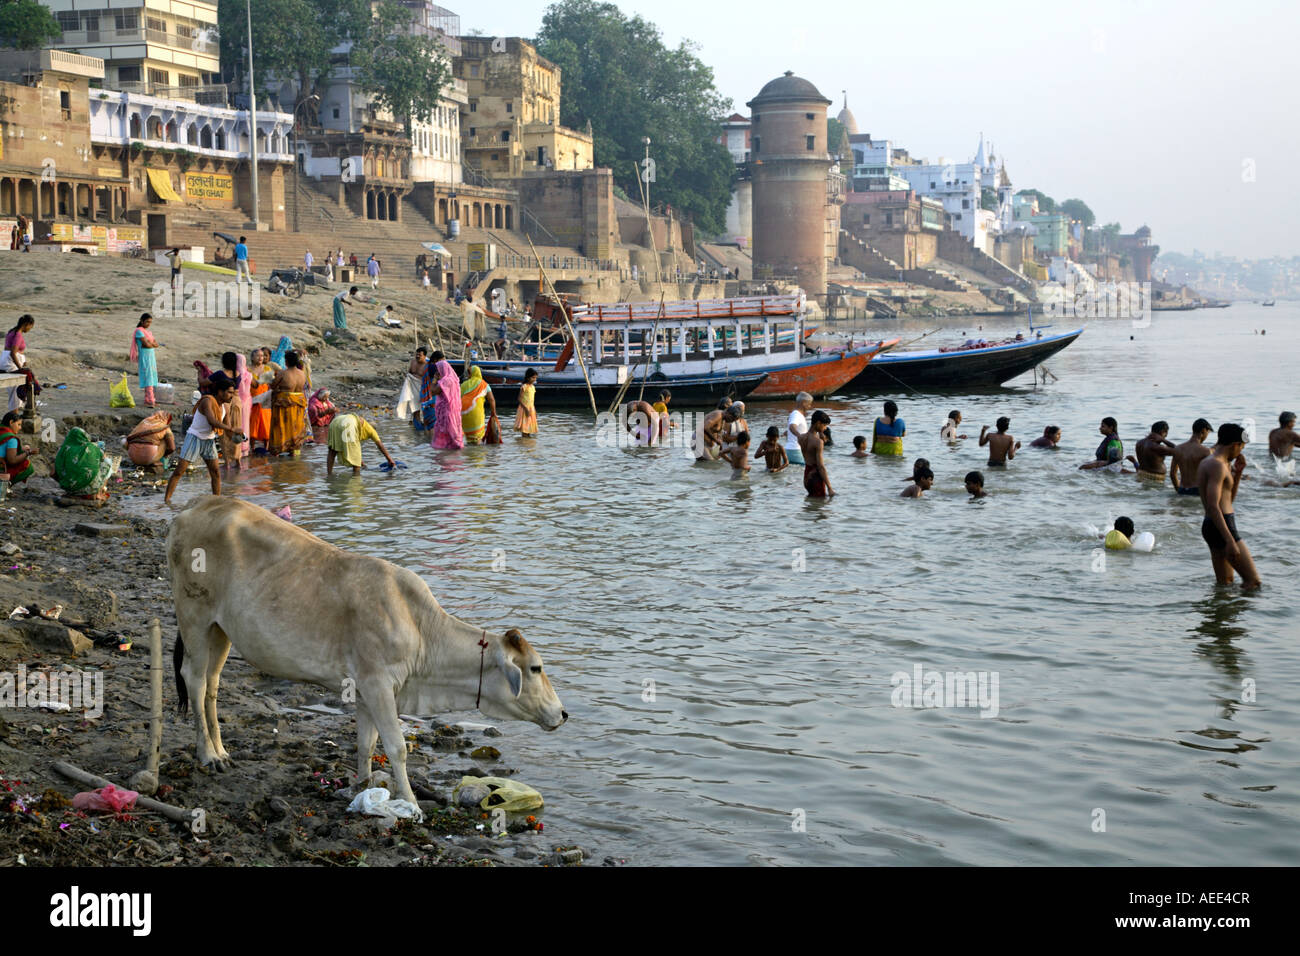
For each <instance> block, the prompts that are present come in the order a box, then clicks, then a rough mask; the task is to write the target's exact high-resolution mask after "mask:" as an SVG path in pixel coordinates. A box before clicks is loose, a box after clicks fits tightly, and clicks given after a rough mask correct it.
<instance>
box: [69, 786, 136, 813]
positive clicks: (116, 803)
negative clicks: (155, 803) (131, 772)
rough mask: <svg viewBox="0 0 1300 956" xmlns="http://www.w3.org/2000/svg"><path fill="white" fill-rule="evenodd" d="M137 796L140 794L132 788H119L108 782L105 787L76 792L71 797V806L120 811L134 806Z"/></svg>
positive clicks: (112, 811) (83, 808) (74, 807)
mask: <svg viewBox="0 0 1300 956" xmlns="http://www.w3.org/2000/svg"><path fill="white" fill-rule="evenodd" d="M139 796H140V794H138V793H136V792H135V791H134V790H120V789H118V788H117V787H115V786H113V785H112V784H111V783H110V784H109V785H108V786H107V787H100V788H99V789H98V790H91V791H90V792H88V793H79V794H77V795H76V796H75V797H73V798H72V808H73V809H74V810H104V811H107V812H110V813H121V812H122V811H123V810H129V809H131V808H132V807H133V806H135V801H136V800H137V799H138V798H139Z"/></svg>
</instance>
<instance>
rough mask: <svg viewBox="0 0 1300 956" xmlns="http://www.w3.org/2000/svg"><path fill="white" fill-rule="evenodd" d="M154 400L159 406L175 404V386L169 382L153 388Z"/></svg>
mask: <svg viewBox="0 0 1300 956" xmlns="http://www.w3.org/2000/svg"><path fill="white" fill-rule="evenodd" d="M153 393H154V399H155V400H156V401H157V402H158V404H160V405H175V404H176V386H175V385H172V384H171V383H170V382H163V383H161V384H159V385H157V386H155V387H154V390H153Z"/></svg>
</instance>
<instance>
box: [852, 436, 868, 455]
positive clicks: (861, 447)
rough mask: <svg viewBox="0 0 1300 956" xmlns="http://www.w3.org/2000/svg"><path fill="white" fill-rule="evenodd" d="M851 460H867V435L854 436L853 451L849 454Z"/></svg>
mask: <svg viewBox="0 0 1300 956" xmlns="http://www.w3.org/2000/svg"><path fill="white" fill-rule="evenodd" d="M849 457H850V458H867V457H870V456H869V455H868V454H867V439H866V436H865V435H854V436H853V451H852V452H850V453H849Z"/></svg>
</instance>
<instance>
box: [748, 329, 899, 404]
mask: <svg viewBox="0 0 1300 956" xmlns="http://www.w3.org/2000/svg"><path fill="white" fill-rule="evenodd" d="M897 342H898V339H894V340H893V341H892V342H882V343H881V344H879V345H874V346H871V347H868V348H858V349H853V350H851V351H847V352H843V353H841V354H838V355H827V356H809V357H808V358H807V360H806V361H803V362H800V363H799V364H797V365H792V366H788V367H785V368H775V369H772V370H771V371H769V372H768V376H767V378H766V379H765V380H764V381H763V382H762V384H760V385H759V386H758V387H757V388H755V389H754V390H753V391H752V392H750V393H749V397H750V398H751V399H764V400H769V401H776V400H778V399H786V398H794V397H795V396H796V395H798V394H799V393H800V392H807V393H808V394H809V395H811V396H812V397H813V398H826V397H828V396H830V395H833V394H834V393H835V392H838V391H839V390H840V389H842V388H844V386H846V385H847V384H848V383H849V382H851V381H853V380H854V379H855V378H857V377H858V376H859V375H861V374H862V371H863V370H864V369H865V368H866V367H867V365H868V364H869V363H870V362H871V360H872V359H873V358H875V357H876V356H878V355H879V354H880V353H881V352H882V351H883V350H884V349H886V348H888V347H889V346H891V345H894V344H895V343H897Z"/></svg>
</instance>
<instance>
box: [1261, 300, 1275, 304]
mask: <svg viewBox="0 0 1300 956" xmlns="http://www.w3.org/2000/svg"><path fill="white" fill-rule="evenodd" d="M1260 305H1277V299H1265V300H1264V301H1263V302H1261V303H1260Z"/></svg>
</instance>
